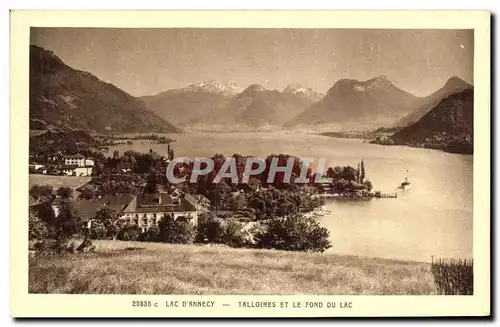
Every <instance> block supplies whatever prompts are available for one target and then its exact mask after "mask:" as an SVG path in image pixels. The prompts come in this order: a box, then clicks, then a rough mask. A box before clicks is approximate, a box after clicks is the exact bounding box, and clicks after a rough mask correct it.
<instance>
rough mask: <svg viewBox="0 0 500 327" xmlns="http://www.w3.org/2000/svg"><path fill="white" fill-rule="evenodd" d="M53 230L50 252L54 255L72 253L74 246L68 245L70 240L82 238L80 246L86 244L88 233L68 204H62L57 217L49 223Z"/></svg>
mask: <svg viewBox="0 0 500 327" xmlns="http://www.w3.org/2000/svg"><path fill="white" fill-rule="evenodd" d="M50 225H51V227H52V230H53V237H54V243H53V244H52V246H51V251H53V252H56V253H64V252H73V251H74V250H75V247H74V244H70V242H69V241H70V240H71V239H74V238H82V237H83V239H84V240H83V242H82V244H88V242H87V237H88V233H87V231H86V230H85V229H84V228H83V226H82V221H81V218H80V217H79V216H78V214H77V213H76V212H75V211H74V210H73V209H72V208H71V206H70V204H69V203H63V205H62V206H61V208H60V210H59V215H58V216H57V217H56V218H55V219H54V220H52V221H51V222H50Z"/></svg>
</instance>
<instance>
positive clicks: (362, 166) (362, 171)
mask: <svg viewBox="0 0 500 327" xmlns="http://www.w3.org/2000/svg"><path fill="white" fill-rule="evenodd" d="M364 179H365V163H364V162H363V159H361V173H360V175H359V182H360V183H363V181H364Z"/></svg>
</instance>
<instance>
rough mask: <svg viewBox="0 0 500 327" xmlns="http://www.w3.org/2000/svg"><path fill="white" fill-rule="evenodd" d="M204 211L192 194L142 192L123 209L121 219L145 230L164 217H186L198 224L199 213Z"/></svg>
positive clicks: (155, 224)
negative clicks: (173, 195)
mask: <svg viewBox="0 0 500 327" xmlns="http://www.w3.org/2000/svg"><path fill="white" fill-rule="evenodd" d="M200 211H203V210H202V209H201V207H200V205H199V204H198V203H197V201H196V199H195V198H194V197H191V196H189V195H188V196H186V197H180V198H179V197H172V196H170V195H169V194H166V193H163V194H142V195H138V196H135V197H134V199H133V200H132V201H131V202H130V204H129V205H128V206H127V207H126V208H125V210H123V213H122V215H121V217H120V219H122V220H124V221H126V222H128V223H130V224H132V225H137V226H138V227H139V228H140V229H141V230H142V231H143V232H145V231H147V230H148V228H150V227H152V226H157V225H158V224H159V222H160V220H161V219H162V218H163V217H166V216H167V215H168V216H171V217H173V219H175V220H177V219H185V220H187V221H190V222H191V223H192V224H193V225H195V226H196V225H197V224H198V214H199V212H200Z"/></svg>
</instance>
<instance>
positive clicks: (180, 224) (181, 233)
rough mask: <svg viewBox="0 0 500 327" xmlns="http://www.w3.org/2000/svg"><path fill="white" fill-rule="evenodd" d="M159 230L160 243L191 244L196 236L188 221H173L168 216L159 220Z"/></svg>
mask: <svg viewBox="0 0 500 327" xmlns="http://www.w3.org/2000/svg"><path fill="white" fill-rule="evenodd" d="M159 229H160V232H159V240H160V242H166V243H178V244H189V243H193V241H194V239H195V236H196V230H195V228H194V226H193V225H192V224H191V223H190V222H189V221H185V220H179V219H177V220H174V218H172V217H170V216H167V217H163V218H162V219H161V220H160V223H159Z"/></svg>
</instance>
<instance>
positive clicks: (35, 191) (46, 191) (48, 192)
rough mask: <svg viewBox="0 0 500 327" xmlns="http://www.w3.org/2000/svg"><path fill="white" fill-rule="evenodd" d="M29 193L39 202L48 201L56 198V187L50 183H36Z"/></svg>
mask: <svg viewBox="0 0 500 327" xmlns="http://www.w3.org/2000/svg"><path fill="white" fill-rule="evenodd" d="M29 194H30V195H31V196H32V197H33V198H34V199H35V200H36V201H38V202H47V201H52V199H53V198H54V189H53V188H52V186H50V185H38V184H35V185H33V186H32V187H31V189H30V191H29Z"/></svg>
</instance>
